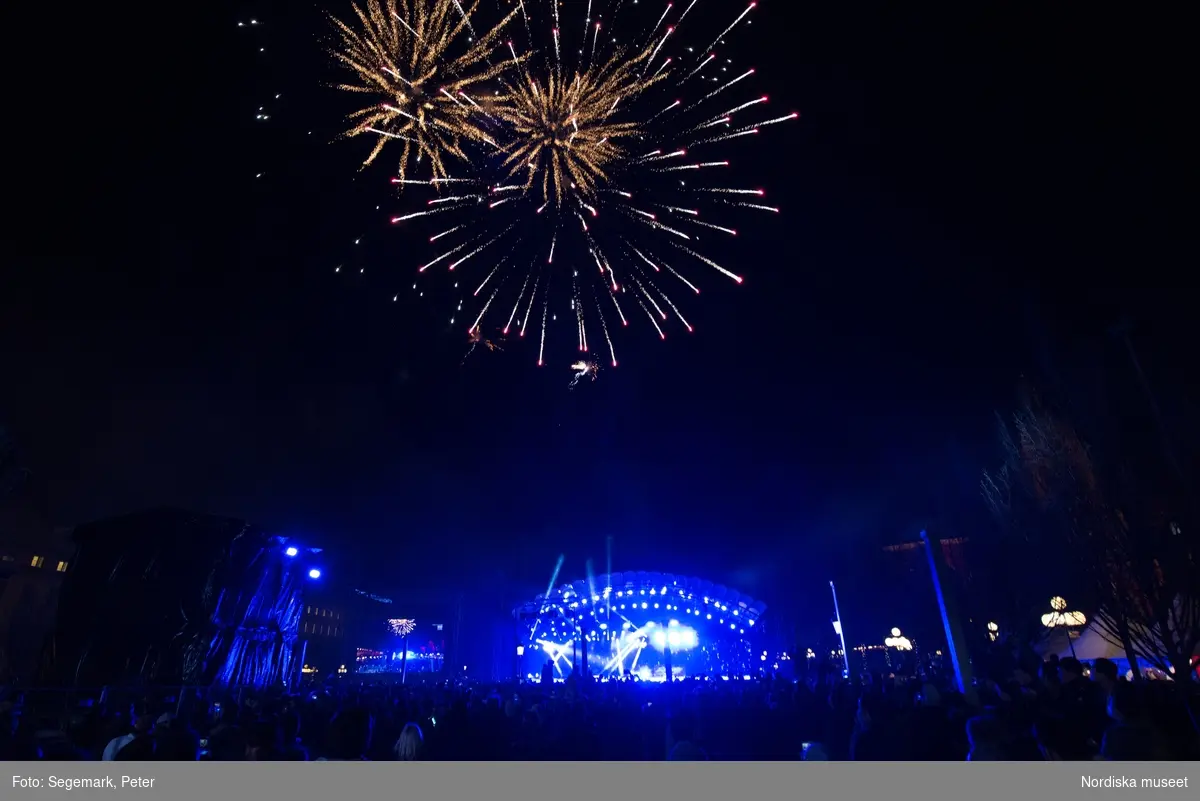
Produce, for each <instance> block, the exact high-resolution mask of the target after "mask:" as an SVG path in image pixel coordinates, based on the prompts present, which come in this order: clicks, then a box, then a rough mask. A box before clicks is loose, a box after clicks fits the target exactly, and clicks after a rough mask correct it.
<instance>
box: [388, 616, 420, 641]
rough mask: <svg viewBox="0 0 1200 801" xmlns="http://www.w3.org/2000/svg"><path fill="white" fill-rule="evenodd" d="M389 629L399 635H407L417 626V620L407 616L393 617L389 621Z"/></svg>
mask: <svg viewBox="0 0 1200 801" xmlns="http://www.w3.org/2000/svg"><path fill="white" fill-rule="evenodd" d="M387 625H388V630H389V631H391V632H392V634H395V635H396V636H397V637H407V636H408V635H410V634H412V633H413V630H414V629H416V627H417V621H415V620H413V619H411V618H407V617H397V618H392V619H391V620H389V621H388V622H387Z"/></svg>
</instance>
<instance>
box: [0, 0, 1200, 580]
mask: <svg viewBox="0 0 1200 801" xmlns="http://www.w3.org/2000/svg"><path fill="white" fill-rule="evenodd" d="M297 5H302V4H293V3H286V4H285V3H274V4H271V3H260V4H257V5H256V4H253V3H229V2H214V3H206V4H202V5H201V6H195V7H191V8H189V10H187V11H186V12H183V11H177V10H174V9H164V8H163V7H161V6H154V7H149V6H147V7H146V8H145V9H141V8H136V7H132V8H131V7H128V6H124V7H122V8H118V9H114V8H112V7H111V6H106V7H103V8H99V7H97V8H95V9H92V10H87V11H83V12H71V14H72V15H75V16H73V18H72V19H71V20H70V21H69V22H63V23H62V24H63V25H65V26H66V29H67V31H66V33H65V36H66V39H67V40H70V41H71V42H72V46H71V47H69V48H67V47H65V46H61V45H60V46H59V49H60V56H59V58H60V59H66V60H68V61H70V62H71V63H72V64H73V67H71V69H73V70H74V71H75V75H76V77H75V78H72V79H70V82H69V86H70V89H69V91H68V92H65V93H64V91H63V89H64V87H63V85H59V86H57V87H55V88H52V89H48V90H47V91H46V92H45V93H42V92H36V93H34V94H35V97H33V98H32V101H31V111H30V117H31V119H39V118H40V119H43V120H46V121H47V125H48V130H44V131H43V133H42V134H40V135H39V141H38V148H37V151H38V152H39V153H41V152H42V151H43V149H44V152H45V155H44V156H40V157H39V165H38V169H39V171H40V172H39V175H40V176H41V178H40V179H39V187H38V189H37V190H34V191H33V192H31V193H30V195H29V206H30V208H31V209H33V210H35V211H36V214H35V215H32V216H34V217H36V218H37V221H36V222H35V223H34V224H33V227H32V228H31V229H30V232H31V233H32V232H33V231H37V232H38V233H37V242H36V244H34V245H32V247H31V249H32V257H31V258H29V259H28V260H21V262H18V263H17V264H14V267H16V269H15V270H11V271H10V273H9V274H10V276H11V279H12V280H13V281H14V284H13V286H14V287H15V290H14V291H11V292H10V291H5V292H3V293H2V294H0V304H3V307H4V311H3V317H2V318H0V321H2V322H0V325H2V326H3V328H2V331H3V337H4V338H3V343H4V350H5V351H6V355H5V363H6V369H5V374H6V375H5V384H6V387H7V391H5V392H4V393H3V397H2V398H0V403H2V404H3V409H2V413H3V417H4V420H6V422H7V423H8V424H9V426H10V427H11V428H12V430H13V431H14V433H15V435H16V437H17V439H18V442H19V444H20V446H21V449H22V453H23V454H24V455H25V458H26V461H27V462H28V464H29V465H30V466H31V467H32V468H33V470H34V472H35V474H36V476H37V477H38V481H39V485H40V486H41V487H42V488H43V489H44V493H45V496H46V497H47V498H48V499H49V504H50V509H51V513H52V515H53V517H54V520H55V521H56V522H58V523H62V524H67V523H73V522H79V521H84V520H88V519H94V518H97V517H102V516H106V515H111V514H116V513H122V512H127V511H131V510H136V509H139V508H144V507H148V506H157V505H164V504H171V505H180V506H184V507H187V508H192V509H196V510H202V511H209V512H213V513H219V514H227V515H234V516H241V517H246V518H250V519H253V520H255V521H259V522H261V523H263V524H264V525H268V526H271V527H276V528H278V529H279V530H281V531H286V532H288V533H295V534H299V535H302V536H308V535H310V534H311V536H313V537H315V538H317V539H319V540H321V541H322V542H324V543H326V544H328V545H330V546H331V547H334V548H336V549H340V550H341V552H342V553H344V554H350V555H351V556H352V561H354V562H356V563H358V567H359V568H361V569H363V570H365V571H367V572H372V571H373V572H375V573H376V574H378V575H383V576H394V575H395V574H396V572H397V569H398V568H399V567H400V566H404V567H406V568H408V569H411V570H413V571H418V572H419V573H420V574H421V575H423V576H443V575H453V574H454V573H457V572H461V571H462V570H464V569H465V567H464V566H465V565H467V564H468V563H470V564H474V563H476V562H479V561H483V562H484V563H486V564H488V565H495V566H499V567H498V569H500V570H503V571H505V572H506V573H508V574H510V575H518V576H520V577H521V578H522V580H527V581H544V580H545V576H546V575H547V574H548V572H549V570H550V568H551V566H552V565H553V561H554V557H555V555H556V554H557V553H559V552H566V553H567V556H568V563H567V567H566V568H565V570H567V571H568V572H570V573H572V574H573V575H578V574H580V573H581V572H582V570H583V562H584V560H585V559H587V558H595V559H597V560H598V561H599V562H602V561H603V553H604V538H605V536H607V535H612V536H614V537H615V555H616V560H617V567H618V568H631V569H636V568H642V569H646V568H649V569H665V570H676V571H680V572H683V571H695V572H698V573H702V574H706V575H711V576H712V577H714V578H718V579H720V578H732V579H735V580H737V581H739V582H741V586H743V587H744V588H745V589H747V590H749V591H750V592H754V593H764V594H770V593H772V592H777V590H776V589H775V588H777V587H778V586H779V585H780V584H781V582H780V581H778V579H780V578H781V577H783V576H785V575H789V574H790V573H791V572H793V571H795V572H796V573H797V574H798V575H802V576H803V577H804V578H806V579H811V580H812V582H811V583H812V584H813V585H814V586H817V587H823V586H824V579H825V578H827V577H828V575H829V574H830V573H831V572H834V571H836V570H838V569H840V568H838V567H837V565H839V564H843V563H844V562H845V557H846V555H847V554H852V553H853V552H854V551H855V550H856V549H859V548H874V546H875V544H877V543H879V542H882V541H896V540H901V539H906V538H910V537H912V536H914V535H915V533H916V530H917V529H918V527H919V525H921V523H922V522H924V521H926V520H930V519H935V518H937V517H938V516H939V515H942V514H943V513H944V508H945V507H946V506H947V505H955V504H957V505H959V506H961V507H963V508H967V507H972V508H973V506H972V505H973V504H974V503H975V497H976V496H975V490H974V487H975V484H976V478H977V476H978V470H979V468H980V467H981V466H983V465H984V464H986V463H987V462H988V461H989V460H991V459H993V455H992V451H991V450H990V448H991V443H990V440H989V436H990V433H991V427H992V425H993V418H992V413H993V411H994V410H997V409H1004V408H1006V407H1007V406H1010V405H1011V404H1012V402H1013V399H1014V391H1015V387H1016V383H1017V380H1018V376H1019V375H1020V374H1021V373H1022V372H1025V371H1027V370H1029V369H1030V367H1031V366H1032V364H1033V357H1032V355H1031V350H1030V347H1029V341H1028V333H1029V326H1028V325H1027V320H1028V319H1029V318H1030V314H1029V313H1028V312H1029V309H1031V308H1032V309H1035V311H1034V313H1033V317H1034V318H1036V319H1037V320H1040V321H1041V323H1042V325H1043V326H1044V327H1045V328H1046V329H1047V330H1049V331H1052V332H1053V336H1054V337H1059V338H1062V339H1063V341H1066V340H1069V341H1070V342H1072V343H1076V344H1078V343H1082V344H1083V345H1084V346H1087V347H1091V346H1093V345H1094V346H1095V347H1099V348H1105V347H1109V346H1108V345H1107V344H1106V343H1105V340H1104V338H1105V329H1106V327H1107V326H1108V325H1110V324H1112V323H1113V322H1115V321H1116V320H1117V319H1118V317H1119V316H1120V314H1121V313H1122V312H1125V313H1128V314H1131V315H1132V316H1133V317H1134V320H1135V322H1136V323H1137V325H1138V326H1139V327H1138V329H1137V330H1138V336H1139V337H1140V341H1141V342H1142V343H1143V344H1142V347H1144V348H1145V349H1147V352H1148V353H1150V354H1151V356H1150V357H1149V358H1151V361H1153V362H1154V365H1155V366H1156V369H1157V370H1158V373H1157V375H1158V376H1159V378H1161V380H1162V382H1163V383H1164V385H1169V386H1170V387H1173V388H1177V387H1178V385H1179V383H1180V381H1181V377H1180V375H1179V374H1178V372H1177V370H1176V366H1175V365H1177V364H1184V365H1186V361H1185V362H1182V363H1181V362H1178V361H1173V360H1172V359H1173V356H1172V352H1171V350H1170V349H1169V348H1167V347H1165V346H1164V345H1163V343H1169V342H1170V341H1171V340H1172V338H1173V337H1179V336H1183V335H1184V332H1186V330H1187V327H1188V326H1187V323H1186V318H1185V317H1181V316H1179V315H1177V314H1176V310H1177V309H1180V308H1182V307H1181V306H1180V303H1181V301H1182V300H1183V298H1184V297H1186V294H1187V293H1188V292H1189V291H1190V292H1191V293H1192V297H1194V289H1192V288H1190V278H1189V277H1188V271H1189V270H1190V269H1191V265H1190V264H1188V262H1187V261H1186V260H1185V259H1188V258H1194V251H1185V250H1184V249H1183V248H1182V246H1181V240H1182V235H1181V233H1180V231H1181V230H1182V222H1181V221H1182V217H1183V214H1182V211H1181V209H1182V203H1181V201H1182V198H1184V197H1186V195H1185V193H1184V189H1185V188H1187V189H1188V190H1191V189H1193V188H1194V185H1195V184H1194V178H1195V174H1194V171H1193V170H1192V168H1191V165H1190V164H1189V163H1188V162H1186V161H1183V160H1179V159H1177V157H1178V154H1179V153H1180V152H1182V149H1181V147H1180V145H1181V143H1182V142H1184V141H1187V138H1188V134H1187V131H1188V128H1187V127H1186V125H1185V122H1184V114H1185V111H1186V110H1185V109H1184V108H1183V104H1181V102H1180V100H1181V96H1180V95H1179V94H1178V92H1177V84H1178V83H1179V82H1180V81H1181V76H1182V75H1183V70H1182V63H1183V58H1182V53H1183V52H1184V51H1183V50H1182V49H1181V48H1177V47H1176V45H1175V44H1174V41H1173V37H1174V36H1175V35H1176V34H1174V33H1173V32H1172V31H1173V27H1172V25H1171V23H1170V20H1165V19H1164V20H1152V19H1137V20H1135V19H1129V18H1128V16H1122V17H1121V18H1119V19H1118V18H1116V17H1115V16H1114V17H1111V18H1110V17H1106V16H1105V15H1106V14H1109V13H1110V12H1108V11H1106V10H1105V9H1104V8H1103V7H1100V6H1096V5H1095V4H1083V3H1068V4H1065V5H1062V4H1056V5H1057V6H1058V7H1057V8H1056V9H1054V10H1046V9H1045V8H1044V7H1043V6H1044V4H1019V3H1018V4H1011V3H982V4H980V3H969V4H962V3H955V4H944V3H940V2H939V3H918V4H899V5H898V4H894V3H887V4H885V3H874V2H849V3H791V2H786V3H785V2H783V0H767V2H762V3H760V4H759V5H760V7H759V9H758V10H757V12H756V13H757V14H758V22H757V23H756V24H755V25H754V26H753V27H752V28H750V29H749V30H748V31H747V32H746V35H745V36H744V37H743V39H744V40H745V41H746V42H752V43H753V45H754V47H753V49H752V50H751V51H750V52H753V54H754V57H755V59H756V63H755V66H756V67H757V68H758V69H759V71H760V73H761V75H762V76H763V77H762V82H761V87H762V89H763V90H765V91H766V92H768V93H769V94H770V95H771V96H772V99H773V100H777V101H778V102H779V103H780V104H784V105H786V106H788V107H790V108H795V109H797V110H799V111H801V112H802V114H803V117H802V120H801V122H800V123H799V124H796V125H794V126H792V127H785V126H778V127H776V128H775V129H773V130H771V132H770V133H771V135H770V137H769V138H768V137H765V136H764V137H763V138H762V139H761V141H760V142H758V143H756V144H758V145H759V147H758V148H755V149H751V151H752V152H748V153H745V154H744V155H741V156H739V158H742V159H743V160H744V161H745V163H746V164H747V169H748V170H750V172H751V173H756V174H757V175H758V176H759V179H758V180H759V183H762V184H763V185H765V186H768V187H769V188H770V190H771V197H772V201H773V202H775V203H777V205H780V206H782V207H783V209H784V214H783V215H781V217H779V218H771V219H768V220H763V221H761V224H760V225H759V227H758V228H757V229H756V230H755V231H754V233H753V237H748V238H747V240H746V241H743V243H742V245H743V247H742V250H741V251H740V252H739V253H738V255H737V259H738V260H739V261H740V264H739V265H738V270H739V271H740V272H742V273H744V274H745V275H746V276H747V281H746V283H745V285H744V286H742V287H740V288H737V289H736V291H735V290H732V289H731V290H728V291H725V290H720V291H714V292H712V293H710V294H707V295H706V296H705V300H704V302H703V303H700V304H697V305H695V306H693V308H692V311H693V316H694V317H695V320H694V322H695V323H696V326H697V332H696V333H695V334H694V335H692V336H672V337H671V338H669V339H668V340H667V341H666V342H665V343H664V342H659V341H657V340H656V339H655V338H654V337H653V336H652V335H647V334H646V332H644V331H643V332H640V333H639V334H638V335H633V334H631V335H630V336H628V337H626V338H625V339H624V340H623V342H622V364H621V367H620V368H619V369H617V370H606V371H605V372H603V373H602V374H601V375H600V380H598V381H597V382H595V383H594V384H589V385H586V386H583V387H580V388H579V389H577V390H575V391H573V392H569V391H567V381H568V379H569V373H568V371H567V370H566V361H568V360H567V359H566V357H565V356H564V357H563V358H560V359H558V361H557V362H552V363H551V364H550V365H549V366H547V367H545V368H542V369H541V370H538V369H537V368H535V367H534V366H533V354H532V353H531V352H530V351H529V350H528V349H522V348H519V347H515V348H511V349H509V350H507V351H506V352H504V353H502V354H483V355H482V356H476V357H472V360H471V361H469V362H467V364H466V365H465V366H462V365H460V360H461V357H462V353H463V350H464V342H463V341H462V338H461V331H458V330H457V329H456V330H455V331H454V332H449V331H446V330H444V326H439V325H438V324H436V323H433V322H432V318H431V314H430V312H429V311H428V309H427V308H423V307H421V304H419V303H399V304H393V303H391V302H390V300H391V295H392V294H393V292H394V290H396V289H397V288H398V287H401V286H403V285H404V284H405V282H406V281H407V274H406V273H404V272H402V271H403V270H407V269H408V264H409V262H411V261H412V260H413V259H412V258H408V257H406V254H407V253H408V250H409V249H411V248H412V247H413V245H412V243H411V242H406V241H405V239H404V236H403V235H402V234H400V233H397V232H395V231H394V230H388V228H387V226H386V224H385V223H384V219H383V217H382V216H381V215H380V213H377V212H374V205H375V203H377V202H380V201H379V198H380V197H384V198H385V202H386V195H383V194H382V193H381V191H380V189H381V186H384V185H385V181H386V175H385V172H386V168H385V167H382V166H381V167H380V171H377V172H374V173H372V172H366V173H357V172H356V169H357V165H358V161H359V159H360V158H361V149H359V148H358V147H357V145H354V144H346V143H333V144H329V143H328V142H329V139H330V136H331V135H332V133H333V132H335V131H336V130H337V124H338V119H337V114H338V112H339V111H340V108H341V107H340V106H339V104H338V103H339V101H338V99H337V98H336V97H334V96H333V94H332V93H331V92H329V91H327V90H324V89H322V88H321V86H320V85H319V84H320V82H321V81H322V80H328V79H329V78H330V77H331V75H330V73H329V72H328V70H327V64H326V62H325V61H324V60H323V57H322V56H321V53H320V46H319V42H318V41H317V39H316V33H317V32H318V31H319V25H316V24H315V21H316V20H317V19H318V16H319V15H318V13H317V11H316V10H315V9H314V8H311V7H305V8H296V7H295V6H297ZM711 5H713V6H714V7H720V8H721V9H722V10H721V11H720V12H719V15H724V14H726V12H727V11H729V10H730V9H732V11H733V14H732V15H736V12H737V10H738V8H739V7H740V5H741V4H740V2H736V3H735V2H728V1H726V0H721V2H719V3H718V2H715V0H714V2H713V3H711ZM1034 5H1037V6H1038V7H1039V8H1038V10H1037V11H1033V10H1030V9H1031V8H1032V7H1033V6H1034ZM346 6H347V4H346V3H343V2H338V3H336V4H329V6H328V7H330V8H333V9H335V10H339V11H341V10H344V8H345V7H346ZM1139 13H1141V12H1139ZM732 15H731V16H732ZM252 16H256V17H258V18H260V19H262V20H263V21H264V22H265V23H266V24H265V26H264V27H263V28H262V29H261V30H259V31H256V32H254V33H253V37H257V38H252V37H251V36H250V35H248V34H247V32H246V31H245V30H242V29H238V28H237V27H236V25H235V23H236V21H237V20H239V19H249V18H250V17H252ZM35 31H36V29H34V30H33V31H31V33H33V32H35ZM257 46H264V47H266V48H268V51H267V52H266V53H263V54H260V53H258V52H257ZM743 48H744V49H745V45H743ZM68 53H69V55H67V54H68ZM742 55H743V56H744V57H749V56H748V54H747V53H745V52H743V53H742ZM51 61H53V59H51ZM43 66H44V67H45V69H47V70H52V71H53V70H59V69H61V70H66V69H68V68H67V67H66V66H59V67H55V66H52V65H51V64H45V65H43ZM55 80H61V78H58V79H55ZM276 91H278V92H281V93H283V94H284V98H285V99H284V101H283V102H282V103H280V104H278V106H273V110H274V114H273V119H272V120H271V121H270V123H269V124H268V125H262V124H259V123H256V121H255V120H254V119H253V117H254V113H255V110H256V107H257V106H258V105H260V104H261V103H262V102H263V101H264V99H268V98H270V96H271V95H272V94H273V93H274V92H276ZM309 130H314V131H315V134H314V135H313V136H309V135H308V134H307V131H309ZM262 171H265V172H266V173H267V175H266V177H265V179H264V180H261V181H255V180H253V176H254V174H255V173H257V172H262ZM384 214H386V209H385V211H384ZM357 237H364V238H365V239H367V240H368V241H367V243H366V245H367V246H366V247H365V248H363V249H362V250H359V251H356V252H351V251H350V248H349V243H350V242H352V241H353V240H354V239H355V238H357ZM18 238H19V237H18ZM22 262H24V263H22ZM343 262H347V263H349V264H351V265H352V267H353V266H357V265H362V266H364V267H367V268H369V269H367V271H366V272H365V273H364V274H362V276H357V275H355V273H356V271H355V270H354V269H353V268H352V267H351V268H350V269H347V270H346V271H345V272H343V273H340V274H335V273H334V272H333V269H332V268H333V266H334V265H336V264H339V263H343ZM6 283H7V281H6ZM1089 343H1090V344H1089ZM559 362H562V363H561V364H560V363H559ZM1180 391H1182V390H1180Z"/></svg>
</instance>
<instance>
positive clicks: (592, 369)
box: [569, 359, 600, 389]
mask: <svg viewBox="0 0 1200 801" xmlns="http://www.w3.org/2000/svg"><path fill="white" fill-rule="evenodd" d="M571 371H572V372H573V373H575V375H574V376H572V378H571V383H570V385H569V388H570V389H575V387H576V386H578V385H579V382H580V381H582V380H583V379H585V378H590V379H591V380H593V381H595V380H596V374H597V373H599V372H600V364H599V363H598V362H593V361H588V360H586V359H580V360H579V361H577V362H575V363H573V364H572V365H571Z"/></svg>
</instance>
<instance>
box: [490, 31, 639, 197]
mask: <svg viewBox="0 0 1200 801" xmlns="http://www.w3.org/2000/svg"><path fill="white" fill-rule="evenodd" d="M555 36H556V37H557V29H555ZM650 53H651V51H649V50H643V51H642V52H641V53H640V54H638V55H636V56H633V57H632V58H631V57H629V56H628V54H627V53H626V52H625V51H617V52H616V53H614V54H613V55H612V57H610V58H609V59H608V60H607V61H605V62H604V63H603V64H599V65H595V66H589V67H588V68H587V69H585V70H583V71H582V72H577V73H575V74H574V75H573V76H571V77H570V78H568V77H565V76H564V75H563V74H562V71H561V70H559V69H557V68H556V69H554V70H552V71H551V73H550V75H549V76H548V77H546V78H545V79H544V80H543V79H540V78H536V77H533V75H531V74H530V73H529V72H526V73H525V74H524V76H523V80H522V81H521V83H520V84H518V85H517V86H515V87H511V88H510V93H509V98H508V102H507V103H506V104H504V105H503V106H502V107H501V108H500V109H498V116H499V117H500V118H501V119H503V120H504V121H505V122H507V123H508V125H509V126H510V128H511V136H512V139H513V141H512V143H511V144H509V145H508V146H507V147H506V148H505V150H506V152H507V153H508V156H507V158H506V159H505V161H504V164H505V166H506V167H508V168H509V169H510V173H509V175H510V176H515V175H518V174H520V173H521V172H525V173H526V189H528V188H530V187H532V186H533V185H534V184H535V182H537V181H538V179H539V178H540V182H541V191H542V197H543V200H546V201H549V200H550V198H551V197H553V199H554V201H555V203H557V204H558V205H560V206H561V205H562V204H563V202H564V198H565V196H566V195H567V193H568V192H569V191H571V190H572V189H574V190H576V191H577V192H578V193H579V194H581V195H583V196H584V197H592V196H594V195H595V193H596V190H597V188H598V186H599V185H600V184H602V183H603V182H604V181H606V180H607V178H608V175H607V172H606V170H607V168H608V166H609V165H610V164H612V163H614V162H618V161H621V160H623V159H624V158H625V157H626V149H625V147H623V143H624V142H625V141H627V140H629V139H631V138H634V137H637V136H640V135H642V134H643V133H644V132H643V130H642V128H641V126H640V125H639V123H637V122H633V121H623V122H618V121H614V120H613V119H612V112H613V109H614V108H616V105H617V103H618V102H620V100H621V99H622V98H634V97H637V96H639V95H641V94H642V93H643V92H645V91H646V90H647V89H648V88H649V87H650V86H652V85H653V84H655V83H657V82H658V81H659V80H661V76H651V77H648V78H643V77H639V75H638V72H639V69H640V67H641V65H642V64H644V63H647V62H648V60H649V57H650Z"/></svg>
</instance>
